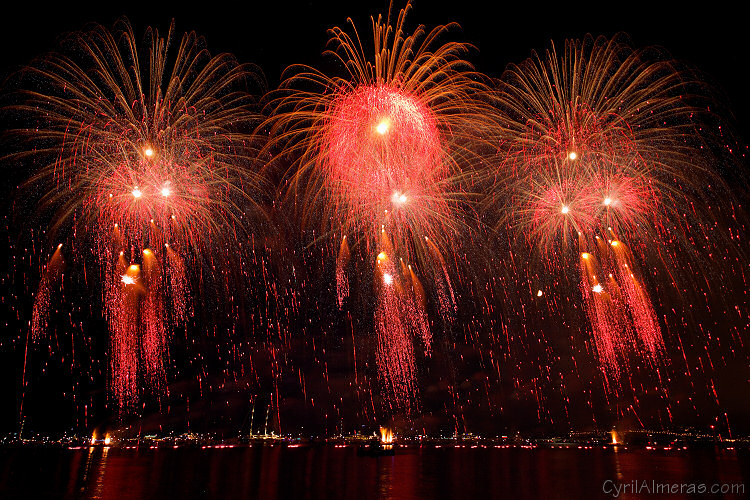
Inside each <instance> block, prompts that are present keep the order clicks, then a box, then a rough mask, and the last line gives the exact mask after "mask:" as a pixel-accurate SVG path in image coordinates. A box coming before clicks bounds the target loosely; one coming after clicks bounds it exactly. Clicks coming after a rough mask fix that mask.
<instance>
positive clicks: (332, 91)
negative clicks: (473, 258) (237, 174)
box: [266, 3, 489, 400]
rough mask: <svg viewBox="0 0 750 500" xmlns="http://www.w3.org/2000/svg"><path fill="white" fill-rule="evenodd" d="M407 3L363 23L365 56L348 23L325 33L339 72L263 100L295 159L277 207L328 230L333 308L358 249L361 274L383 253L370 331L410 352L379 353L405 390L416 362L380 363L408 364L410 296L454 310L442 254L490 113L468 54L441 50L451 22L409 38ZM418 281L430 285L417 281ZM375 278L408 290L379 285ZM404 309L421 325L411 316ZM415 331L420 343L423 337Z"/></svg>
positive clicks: (307, 73)
mask: <svg viewBox="0 0 750 500" xmlns="http://www.w3.org/2000/svg"><path fill="white" fill-rule="evenodd" d="M410 8H411V4H410V3H407V5H406V7H405V8H404V9H402V10H401V11H400V12H399V13H398V16H397V19H396V22H395V25H391V24H389V21H390V19H391V14H390V12H389V15H388V17H387V18H386V19H383V17H382V16H379V17H378V18H377V19H375V18H373V19H372V31H373V47H372V48H373V50H374V58H370V57H368V55H367V54H366V53H365V49H364V46H365V44H363V42H362V40H361V39H360V36H359V32H358V31H357V29H356V27H355V26H354V24H353V23H352V30H351V31H352V34H349V33H347V32H346V31H344V30H342V29H340V28H333V29H332V30H331V31H330V33H331V39H330V41H329V47H330V49H329V50H328V51H327V52H326V54H328V55H330V56H332V57H333V58H334V59H335V60H336V61H337V62H338V63H340V64H341V65H342V66H343V67H344V68H346V70H347V72H346V74H345V75H344V76H328V75H326V74H325V73H323V72H321V71H318V70H316V69H314V68H310V67H300V66H297V67H292V68H290V69H289V70H288V71H289V72H290V73H291V75H289V76H287V78H286V79H285V81H284V82H283V84H282V89H281V90H280V91H279V92H278V93H275V94H273V95H272V96H271V99H270V101H269V108H270V109H271V110H272V117H271V118H270V120H269V121H268V123H267V124H266V126H267V127H269V129H270V131H271V134H272V137H273V138H274V139H273V145H275V146H282V147H284V153H285V154H287V155H290V157H292V158H293V159H294V161H295V163H294V167H293V168H292V169H290V170H289V171H288V172H286V174H285V177H284V179H285V184H284V185H285V189H284V199H285V201H286V202H289V203H291V204H293V206H294V208H295V209H296V210H297V212H296V213H297V214H298V217H299V220H300V221H301V222H302V225H303V227H304V228H306V229H309V228H313V229H316V230H318V231H322V232H323V234H325V235H326V236H333V235H336V238H335V239H336V240H337V241H336V243H335V244H334V245H333V248H334V250H333V251H336V250H338V251H339V257H338V259H337V263H336V267H337V269H336V277H337V290H338V296H339V304H340V305H341V304H343V303H344V301H345V299H346V297H347V296H348V294H349V292H350V286H351V280H350V279H349V277H348V275H347V273H348V272H349V271H348V264H349V262H350V257H353V255H354V252H355V249H356V250H357V252H358V255H359V256H360V259H361V263H362V265H363V266H364V267H365V268H366V269H367V271H366V272H367V273H372V272H373V268H372V263H373V261H375V262H377V263H378V264H377V265H376V267H382V266H383V265H385V262H386V261H385V260H384V259H380V258H378V259H375V256H377V255H386V256H387V262H389V263H390V264H389V266H390V269H391V270H390V271H389V272H385V271H383V272H380V271H378V272H380V274H382V277H381V278H380V279H376V282H377V283H376V285H375V288H376V291H375V294H376V295H377V296H378V297H380V299H379V305H378V306H377V307H376V309H377V313H376V316H377V318H380V319H376V321H375V328H376V330H378V338H379V339H381V340H379V345H380V346H381V347H382V346H384V345H386V344H388V345H391V344H393V345H399V346H406V345H407V344H408V345H409V347H408V352H407V347H404V348H403V349H402V350H399V349H400V348H399V349H396V350H395V351H390V350H386V351H387V352H390V354H388V355H386V354H387V352H386V351H383V350H382V349H380V350H379V351H378V353H379V354H378V361H379V365H380V366H381V367H382V368H383V369H382V373H383V374H385V376H386V378H388V379H389V380H390V385H391V386H392V387H399V388H409V387H413V386H414V383H413V381H411V380H410V379H411V378H413V377H414V376H415V373H416V370H415V369H414V368H413V363H412V362H406V361H404V362H401V361H394V362H393V364H392V365H388V366H385V365H386V364H388V363H389V361H388V360H389V359H393V360H397V359H400V360H409V359H412V358H413V355H412V354H410V353H411V352H412V349H413V347H412V346H411V343H412V342H413V340H412V339H411V337H409V336H404V335H402V334H401V333H397V331H398V332H402V330H403V324H404V323H405V322H408V323H410V324H416V323H418V322H422V323H424V325H425V326H424V327H423V328H422V330H424V329H428V326H427V325H426V319H424V318H423V313H424V304H423V301H422V299H420V298H417V297H422V298H423V297H424V295H425V290H427V293H428V294H436V295H437V296H439V297H441V299H440V300H439V306H438V307H439V308H440V310H441V313H442V314H443V315H449V314H450V313H451V310H452V309H453V308H455V302H454V301H453V300H454V297H453V288H452V285H451V278H450V277H449V273H448V269H447V267H446V264H445V260H444V258H443V256H444V255H446V254H450V253H451V252H452V251H453V249H454V248H455V245H456V244H455V241H456V240H457V239H458V236H459V235H460V234H462V233H464V232H465V231H466V229H467V225H466V220H467V218H468V213H469V211H468V210H467V207H468V206H469V201H470V200H469V196H467V191H468V189H469V188H470V184H471V182H472V179H471V172H472V168H473V167H474V166H475V162H476V161H477V159H478V155H477V154H476V151H475V150H471V149H469V148H468V145H469V144H474V145H475V146H476V145H477V144H481V137H483V136H484V135H485V134H486V132H487V129H488V123H487V118H486V115H487V114H486V113H484V112H483V111H485V110H488V109H489V108H488V106H487V105H486V104H485V103H484V102H483V100H482V96H483V94H484V92H485V91H486V86H485V84H484V83H483V82H484V79H483V78H482V77H481V76H480V75H478V74H477V73H475V72H474V70H473V68H472V67H471V66H470V65H469V64H468V63H467V62H466V61H465V60H464V59H463V58H462V56H463V55H464V54H465V53H466V51H467V49H468V48H469V47H468V46H467V45H465V44H461V43H457V42H447V43H443V44H440V43H438V39H439V38H440V37H441V36H442V35H443V34H444V33H445V32H446V31H448V30H449V29H450V28H451V27H452V25H448V26H439V27H437V28H435V29H433V30H432V31H430V32H429V33H428V32H426V31H425V28H424V27H423V26H419V27H418V28H417V29H416V30H415V31H414V32H413V33H412V34H407V33H406V31H405V27H404V23H405V19H406V15H407V13H408V11H409V10H410ZM350 22H351V20H350ZM347 236H348V237H349V238H350V239H349V240H347V241H342V240H343V239H344V238H346V237H347ZM338 238H341V240H339V239H338ZM339 242H340V246H339ZM350 252H351V253H350ZM381 252H383V253H381ZM400 263H403V265H402V264H400ZM376 271H377V269H376ZM381 271H382V270H381ZM376 274H377V273H376ZM417 274H419V275H420V276H421V280H422V281H424V282H427V283H429V286H423V285H422V284H420V280H419V279H417ZM386 277H387V278H386ZM382 279H390V280H393V282H394V283H404V284H409V286H406V285H403V286H401V285H400V286H399V287H394V288H392V287H390V284H389V283H386V285H387V286H385V287H383V284H382V283H380V282H381V281H382ZM397 289H398V290H401V291H400V292H396V290H397ZM407 289H408V291H407ZM377 290H380V292H378V291H377ZM394 294H397V295H398V296H399V298H398V300H396V298H394V297H395V296H393V295H394ZM397 303H398V304H401V305H400V306H398V307H396V305H395V304H397ZM407 303H408V304H409V305H408V306H406V305H405V304H407ZM394 311H399V312H398V313H395V312H394ZM407 311H411V312H410V313H408V314H407ZM410 314H411V315H413V316H414V317H415V318H417V317H419V318H422V319H419V320H418V321H417V320H416V319H414V320H412V319H408V318H407V317H406V316H409V315H410ZM405 315H406V316H405ZM383 318H390V319H388V321H386V320H385V319H383ZM397 318H398V319H397ZM415 321H416V322H415ZM422 323H420V324H422ZM394 325H396V326H394ZM398 325H400V326H398ZM381 330H383V331H381ZM385 330H388V331H385ZM428 331H429V330H428ZM421 336H422V338H423V339H425V340H426V341H427V342H428V344H429V338H430V336H429V334H428V333H424V334H423V335H421ZM385 337H389V338H390V340H388V341H387V342H385V341H384V340H383V339H384V338H385ZM396 337H398V338H399V339H405V340H404V341H403V342H402V341H398V342H397V341H396V340H395V339H396ZM381 351H382V352H381ZM427 352H429V345H428V346H427ZM402 354H403V356H402ZM401 366H406V367H407V368H404V369H403V370H401V369H400V368H399V367H401ZM399 378H400V379H402V380H396V379H399ZM407 379H409V380H407ZM396 392H398V393H399V395H400V396H398V397H397V398H396V399H399V400H404V399H406V394H407V393H409V392H410V391H408V390H398V391H396Z"/></svg>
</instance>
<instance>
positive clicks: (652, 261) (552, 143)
mask: <svg viewBox="0 0 750 500" xmlns="http://www.w3.org/2000/svg"><path fill="white" fill-rule="evenodd" d="M703 89H704V86H703V85H702V84H701V82H700V81H699V80H698V78H697V77H696V76H695V74H693V73H691V72H689V71H687V70H686V69H679V66H678V64H677V63H675V62H674V61H673V60H670V59H669V58H665V57H663V54H661V53H658V52H656V51H654V50H644V51H634V50H632V49H630V48H629V46H628V45H627V43H625V41H624V40H623V39H622V37H615V38H614V39H611V40H607V39H604V38H596V39H594V38H592V37H590V36H589V37H586V38H585V39H584V40H579V41H572V40H571V41H567V42H566V43H565V45H564V52H563V53H562V54H558V52H557V51H556V48H555V46H554V45H553V46H552V48H551V49H549V50H548V51H547V52H546V54H544V55H538V54H534V55H533V56H532V58H531V59H529V60H527V61H525V62H524V63H522V64H520V65H510V66H509V68H508V69H507V70H506V72H505V73H504V74H503V76H502V78H501V80H500V82H499V85H498V94H497V99H498V100H497V107H498V111H499V118H498V119H499V120H500V123H502V125H503V129H504V130H503V131H502V133H501V140H500V144H501V158H502V160H501V162H500V164H499V165H498V167H497V169H495V170H493V172H492V176H493V180H494V183H493V186H492V193H491V196H489V197H488V203H489V206H491V207H492V208H493V209H499V210H500V212H497V213H499V214H500V215H499V220H500V224H499V225H500V226H506V227H509V228H511V229H512V230H513V231H514V232H515V234H517V235H519V236H520V237H519V238H517V239H518V240H520V241H523V242H524V243H526V244H528V245H531V246H532V247H534V248H535V249H536V250H537V255H538V256H539V257H541V262H542V263H543V265H544V266H545V267H546V270H545V271H544V272H545V273H548V272H550V271H551V270H554V272H555V273H556V275H557V276H559V279H558V281H557V283H558V285H559V286H565V282H566V280H567V281H569V282H577V283H578V289H579V291H580V295H581V297H582V303H583V309H584V310H585V311H586V316H587V318H588V322H589V324H590V327H591V331H592V334H593V340H594V342H593V345H594V351H595V354H596V356H597V357H598V359H599V361H600V366H601V370H602V374H603V379H604V381H605V385H606V386H608V387H616V386H617V385H618V383H617V380H618V378H619V376H620V374H621V373H622V372H623V370H625V368H624V363H626V362H627V360H628V358H629V357H630V356H631V355H632V353H633V352H639V351H640V352H643V353H645V358H646V359H647V360H649V361H650V362H651V363H652V365H656V366H658V365H659V364H660V363H663V362H665V358H664V356H663V354H664V339H663V334H662V329H663V326H662V325H660V323H659V320H658V317H657V315H656V312H655V309H654V305H653V303H652V300H651V298H650V296H649V293H647V287H646V284H645V280H646V278H647V277H648V273H649V272H651V271H650V270H656V269H662V270H666V272H668V273H670V274H669V276H670V280H673V279H674V277H673V276H671V274H672V272H675V270H676V269H678V268H679V267H681V266H680V264H679V262H681V261H682V262H684V261H685V259H686V256H687V255H688V254H689V255H692V256H693V257H692V258H695V259H702V258H704V256H703V255H702V250H703V248H702V247H696V246H695V245H694V239H693V235H696V234H699V233H703V232H704V231H705V228H706V227H710V226H711V225H712V224H713V221H715V220H716V214H715V213H712V211H711V206H712V202H711V198H712V196H715V192H712V189H714V190H720V189H721V187H722V186H723V183H722V181H721V179H720V177H719V175H718V174H717V172H716V171H715V169H714V168H713V166H712V163H711V161H710V158H709V156H708V155H707V152H706V151H705V150H703V149H702V148H703V146H704V145H705V144H706V141H707V140H708V137H707V134H705V133H704V134H701V133H700V132H699V127H698V126H697V125H696V123H697V121H698V119H699V117H700V116H705V115H706V113H705V109H704V108H702V107H701V106H702V105H703V104H705V102H707V99H705V98H704V99H703V101H701V97H700V96H699V94H700V93H699V92H696V91H697V90H703ZM705 95H708V94H705ZM706 150H708V148H706ZM714 205H715V203H714ZM717 243H718V240H717ZM576 261H579V262H580V263H576ZM531 269H532V270H531V273H532V276H531V278H530V279H531V280H532V281H534V280H539V279H540V278H539V275H538V274H537V275H535V274H534V273H535V272H536V271H534V270H533V269H535V267H534V266H532V268H531ZM639 269H642V270H643V271H641V270H639ZM670 270H671V271H670ZM654 272H656V271H654ZM574 276H575V278H573V277H574ZM540 292H541V290H540ZM538 296H539V297H541V296H542V294H541V293H539V294H538Z"/></svg>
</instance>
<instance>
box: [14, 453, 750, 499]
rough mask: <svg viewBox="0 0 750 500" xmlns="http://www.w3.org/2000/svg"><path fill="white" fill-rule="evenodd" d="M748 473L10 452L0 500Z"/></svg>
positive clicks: (517, 460)
mask: <svg viewBox="0 0 750 500" xmlns="http://www.w3.org/2000/svg"><path fill="white" fill-rule="evenodd" d="M749 466H750V453H748V452H745V451H741V450H740V451H720V450H714V449H709V450H687V451H685V450H680V451H645V450H629V451H622V450H620V451H614V450H612V449H606V450H603V449H593V450H577V449H543V448H536V449H520V448H507V449H496V448H486V449H484V448H478V449H470V448H454V447H452V446H443V447H440V448H433V447H422V448H420V447H417V446H415V447H409V448H403V447H402V448H399V449H398V450H397V454H396V456H382V457H362V456H357V450H356V448H355V447H333V446H301V447H297V448H286V447H283V446H273V447H271V446H240V447H235V448H225V449H205V450H201V449H199V448H178V449H172V448H165V449H148V448H145V449H140V450H133V449H127V450H126V449H118V448H107V447H105V448H101V447H97V448H93V447H92V448H83V449H76V450H68V449H50V448H46V449H45V448H24V449H18V448H16V449H12V448H8V449H0V498H4V499H5V498H8V499H10V498H66V499H78V498H81V499H101V500H112V499H117V500H127V499H141V498H150V499H171V498H184V499H191V498H196V499H197V498H221V499H231V498H294V499H317V498H326V499H328V498H331V499H336V498H355V499H357V500H368V499H391V498H393V499H407V500H408V499H435V498H437V499H441V498H543V499H551V498H607V497H606V496H605V495H604V494H603V493H602V484H603V482H604V481H605V480H607V479H610V480H612V481H616V482H618V483H627V482H630V481H634V480H636V481H651V480H652V479H655V480H656V481H658V482H660V483H663V482H669V483H696V482H705V483H709V484H713V483H745V484H747V485H748V486H750V482H748V481H745V478H744V477H743V474H747V473H748V470H749V469H750V467H749ZM749 492H750V490H749ZM709 496H710V498H711V499H714V498H722V497H721V495H709ZM636 497H637V496H635V495H621V496H620V497H619V498H626V499H627V498H636ZM610 498H611V496H610ZM669 498H670V499H679V498H689V497H688V496H687V495H684V496H681V495H679V494H677V495H670V496H669ZM728 498H738V496H735V497H731V496H728Z"/></svg>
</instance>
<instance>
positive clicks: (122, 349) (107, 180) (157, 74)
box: [6, 20, 262, 407]
mask: <svg viewBox="0 0 750 500" xmlns="http://www.w3.org/2000/svg"><path fill="white" fill-rule="evenodd" d="M173 37H174V25H172V26H170V29H169V32H168V33H167V36H166V38H162V37H160V36H159V33H158V32H157V31H156V30H152V29H149V30H148V31H147V34H146V37H145V44H144V45H143V46H141V45H139V44H138V43H137V41H136V37H135V35H134V33H133V30H132V28H131V26H130V24H129V23H128V22H127V20H121V21H118V22H117V23H116V25H115V26H114V29H113V30H109V29H107V28H104V27H102V26H98V25H97V26H94V27H92V28H90V29H88V30H86V31H82V32H78V33H74V34H72V35H70V36H68V37H67V38H66V39H65V40H64V42H63V43H62V44H61V47H60V50H59V51H58V52H55V53H51V54H48V55H46V56H45V57H42V58H40V59H38V60H36V61H34V62H33V63H32V64H31V65H30V66H28V67H27V68H25V69H24V70H23V71H21V72H20V73H19V75H18V78H17V80H18V81H17V84H18V88H19V89H21V90H18V91H17V92H16V94H15V95H14V99H15V104H13V105H12V106H10V107H9V108H8V109H7V110H6V111H9V112H10V113H12V114H14V115H15V116H20V117H21V120H22V121H23V122H24V125H26V126H25V127H18V128H17V129H16V130H14V131H12V132H11V133H10V135H11V136H17V138H18V140H19V141H20V143H21V144H23V145H24V148H23V150H22V151H21V152H18V153H16V154H15V155H13V157H12V159H13V160H17V161H24V162H25V161H28V162H33V164H34V165H35V168H36V170H35V173H34V175H33V176H32V178H31V180H30V184H32V185H33V186H34V187H35V188H36V189H39V188H41V189H42V190H43V191H44V192H45V194H44V196H43V199H42V202H43V206H44V207H50V208H51V209H52V210H54V215H53V219H54V220H53V224H52V225H53V227H54V229H55V234H56V235H63V237H64V236H65V235H70V236H71V237H72V238H73V239H74V244H73V245H72V246H73V247H74V249H75V251H78V252H80V254H81V255H82V256H83V257H84V258H85V256H86V255H87V254H90V253H93V254H94V255H95V260H96V261H97V264H98V267H99V269H100V270H101V272H102V274H103V279H102V282H103V283H104V290H103V301H104V313H105V316H106V318H107V321H108V324H109V331H110V336H111V369H112V370H111V389H112V392H113V395H114V399H115V400H116V401H117V402H118V403H119V405H120V406H121V407H124V406H127V405H129V404H131V403H133V402H134V401H135V400H136V399H137V397H138V393H139V391H138V383H139V380H143V381H145V386H146V387H148V388H149V389H150V390H154V391H155V392H157V393H158V392H159V387H160V386H161V385H162V384H163V382H164V373H165V370H164V361H165V355H166V345H167V342H168V335H169V331H170V330H171V329H172V328H174V326H176V325H178V324H184V322H185V321H186V320H187V318H188V316H189V314H190V313H191V307H190V302H189V295H190V292H191V291H190V289H189V280H188V277H187V274H188V273H189V272H190V269H191V267H196V266H197V267H201V266H203V265H204V260H208V261H209V262H211V261H213V258H214V257H213V254H215V253H216V252H217V251H218V252H221V251H222V249H223V248H227V246H228V245H227V242H228V241H231V240H234V239H236V238H237V237H238V236H239V235H241V234H243V232H244V228H245V227H246V225H247V223H248V219H249V218H252V214H254V213H255V209H256V208H257V205H256V204H255V203H254V200H258V199H259V197H258V196H257V194H258V193H259V192H260V187H261V184H262V180H261V177H260V176H259V175H258V174H257V173H256V172H255V171H254V170H253V166H252V162H251V161H250V158H251V153H250V152H251V151H252V148H253V138H252V134H251V131H252V128H253V127H254V122H255V120H256V116H257V115H255V114H254V113H253V112H252V111H251V109H252V107H251V105H252V104H253V98H252V95H251V94H250V93H249V89H250V88H251V87H252V86H254V85H256V83H258V82H259V79H258V76H257V72H256V71H255V69H254V68H253V67H249V66H246V65H241V64H238V63H237V62H236V61H235V59H234V58H233V57H232V56H231V55H229V54H220V55H216V56H212V55H211V54H209V53H208V51H207V50H206V49H205V43H204V41H203V39H201V38H199V37H197V36H196V35H195V34H194V33H189V34H185V35H184V36H183V37H182V38H181V39H180V41H179V42H173ZM173 43H176V45H177V47H176V51H175V52H174V53H173V52H170V50H169V49H170V45H172V44H173ZM141 61H143V62H144V64H141ZM248 212H250V213H251V215H250V216H248V214H247V213H248ZM222 259H224V258H223V257H222ZM84 262H85V261H84ZM212 267H214V268H215V263H212ZM47 274H49V272H48V273H47ZM45 279H46V281H45ZM45 279H43V283H42V286H41V288H40V290H41V291H40V294H39V300H38V302H39V303H40V304H41V303H42V302H43V301H44V299H43V297H44V294H49V291H48V290H47V288H48V287H47V285H46V283H47V282H48V281H49V279H47V278H45ZM38 309H39V311H40V314H38V315H37V316H39V317H40V318H42V316H43V314H41V309H42V305H40V306H39V308H38ZM42 323H43V321H42V320H41V319H40V320H38V321H37V320H35V335H36V334H37V332H36V330H38V329H40V328H41V327H40V326H39V325H41V324H42ZM140 392H143V391H142V390H141V391H140Z"/></svg>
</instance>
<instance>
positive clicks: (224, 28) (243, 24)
mask: <svg viewBox="0 0 750 500" xmlns="http://www.w3.org/2000/svg"><path fill="white" fill-rule="evenodd" d="M395 5H396V6H399V5H400V4H399V3H398V2H397V3H396V4H395ZM696 5H700V7H699V8H698V7H696ZM387 6H388V5H387V0H380V1H367V2H351V1H349V2H345V1H338V0H336V1H327V2H321V1H315V2H311V1H307V2H304V1H288V0H287V1H266V2H251V1H247V2H231V3H228V2H227V3H224V2H201V3H193V2H143V3H139V2H96V3H91V4H88V3H86V2H83V3H80V4H79V3H77V2H75V3H74V2H56V3H51V4H49V5H40V4H38V3H36V2H17V3H15V5H14V6H13V9H12V10H10V9H9V10H8V11H7V12H5V13H4V15H3V16H2V19H0V47H2V51H1V53H0V68H2V70H3V73H5V72H6V71H7V70H8V68H9V67H13V66H16V65H19V64H24V63H26V62H27V61H28V60H29V59H30V58H32V57H33V56H35V55H38V54H40V53H43V52H45V51H47V50H49V49H52V48H53V47H54V45H55V40H56V39H57V38H58V37H59V36H60V35H61V34H62V33H64V32H66V31H72V30H77V29H80V28H81V27H83V26H84V25H85V24H86V23H87V22H99V23H101V24H104V25H111V24H112V23H113V22H114V21H115V20H116V19H117V18H118V17H119V16H121V15H126V16H127V17H128V18H129V19H130V20H131V22H132V23H133V25H134V27H135V29H136V30H137V31H138V30H140V31H141V32H142V31H143V30H145V28H146V27H147V26H150V25H153V26H157V27H160V28H162V30H165V29H166V28H167V27H168V26H169V21H170V20H171V19H172V18H174V19H175V20H176V23H177V29H178V32H184V31H190V30H195V31H196V32H197V33H198V34H201V35H204V36H205V37H206V39H207V41H208V46H209V49H210V50H211V51H212V52H231V53H233V54H235V55H236V56H237V57H238V59H239V60H240V61H242V62H249V63H255V64H258V65H259V66H261V67H262V68H263V71H264V73H265V74H266V77H267V79H268V81H269V85H270V86H274V85H275V84H276V83H277V82H278V79H279V75H280V73H281V71H282V70H283V68H284V67H286V66H287V65H289V64H293V63H307V64H316V63H318V62H319V61H320V53H321V52H322V50H323V48H324V45H325V42H326V40H327V36H326V29H327V28H329V27H331V26H334V25H343V24H345V23H346V19H347V17H352V18H353V19H354V20H355V21H356V22H357V25H358V26H366V24H367V22H368V21H369V17H370V16H371V15H376V14H377V13H379V12H384V11H387ZM409 22H410V23H411V24H412V26H413V25H415V24H418V23H422V24H425V25H427V26H428V27H432V26H434V25H436V24H445V23H449V22H457V23H459V24H460V26H461V29H460V30H458V31H457V32H456V33H455V35H454V36H455V38H456V39H458V40H463V41H467V42H470V43H473V44H474V45H476V46H477V47H478V49H479V51H478V52H476V53H474V54H472V56H471V57H470V59H471V60H472V62H474V63H475V64H476V66H477V67H478V69H479V70H480V71H482V72H484V73H487V74H489V75H491V76H499V74H500V73H501V72H502V70H503V68H504V67H505V66H506V65H507V64H508V63H510V62H520V61H521V60H522V59H524V58H526V57H528V55H529V53H530V51H531V50H532V49H544V48H546V47H547V46H548V45H549V41H550V40H554V41H556V42H559V41H562V40H563V39H565V38H579V37H582V36H583V35H585V34H586V33H591V34H594V35H605V36H612V35H613V34H615V33H617V32H625V33H628V34H629V35H630V36H631V39H632V41H633V44H634V45H635V46H637V47H642V46H649V45H660V46H662V47H664V48H666V49H667V50H668V51H670V52H671V53H672V55H673V56H674V57H675V58H677V59H680V60H683V61H686V62H688V63H691V64H693V65H695V66H696V67H698V68H699V69H700V70H702V71H704V72H706V73H707V74H708V75H709V76H710V77H711V78H712V79H714V80H715V83H716V84H718V86H719V87H720V88H722V89H723V90H724V91H725V92H726V94H727V95H728V98H729V101H730V107H731V109H733V111H734V114H735V116H736V118H737V120H738V121H739V123H740V126H741V128H742V129H743V130H747V129H748V128H749V127H748V123H749V122H750V118H748V114H749V113H748V111H749V109H750V104H749V103H750V100H749V99H748V98H747V96H746V88H745V78H744V75H745V74H746V73H747V58H746V54H747V52H746V49H747V46H748V37H747V31H746V26H744V21H743V16H741V15H740V14H739V12H737V11H735V10H733V9H731V8H728V7H725V6H722V5H721V4H719V5H713V4H711V5H709V4H708V3H700V4H689V3H687V2H590V3H582V2H555V3H551V4H545V3H540V2H525V1H520V2H519V1H516V2H512V3H511V2H502V1H499V2H488V1H480V0H461V1H454V2H440V1H427V0H416V2H414V10H413V12H412V13H411V15H410V17H409ZM743 135H745V136H747V134H743Z"/></svg>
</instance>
